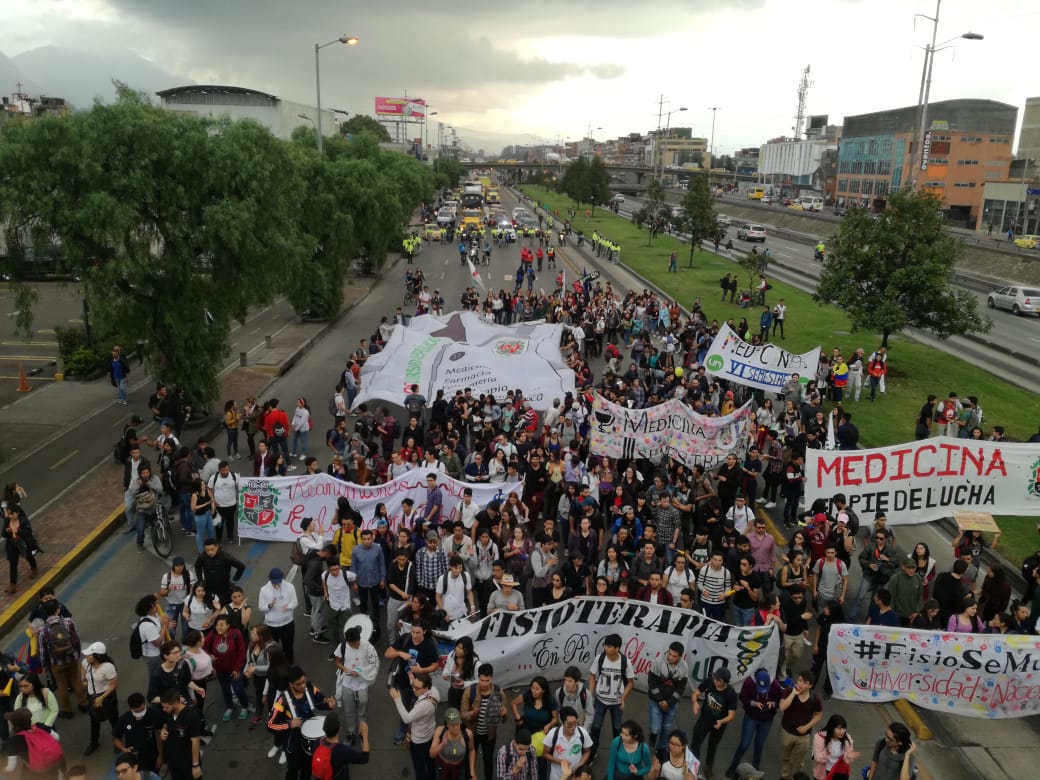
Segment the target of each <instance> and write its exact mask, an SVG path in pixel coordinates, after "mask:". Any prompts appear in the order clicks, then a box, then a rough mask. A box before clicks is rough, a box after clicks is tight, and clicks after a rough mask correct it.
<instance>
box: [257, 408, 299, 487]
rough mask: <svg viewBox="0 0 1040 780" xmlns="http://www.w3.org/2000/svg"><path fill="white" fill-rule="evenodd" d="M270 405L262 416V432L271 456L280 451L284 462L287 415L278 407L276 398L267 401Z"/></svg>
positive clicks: (286, 444)
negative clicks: (264, 415) (268, 409)
mask: <svg viewBox="0 0 1040 780" xmlns="http://www.w3.org/2000/svg"><path fill="white" fill-rule="evenodd" d="M267 403H268V404H269V405H270V411H268V413H267V416H266V417H264V433H265V434H266V436H267V441H268V443H269V446H270V448H271V454H272V457H277V456H278V453H279V452H281V453H282V457H283V458H285V461H286V463H288V462H289V430H290V426H289V415H287V414H286V413H285V411H284V410H282V409H279V408H278V399H277V398H272V399H271V400H270V401H268V402H267ZM294 468H295V466H291V465H290V466H289V470H290V471H291V470H292V469H294Z"/></svg>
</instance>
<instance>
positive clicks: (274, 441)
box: [269, 436, 289, 466]
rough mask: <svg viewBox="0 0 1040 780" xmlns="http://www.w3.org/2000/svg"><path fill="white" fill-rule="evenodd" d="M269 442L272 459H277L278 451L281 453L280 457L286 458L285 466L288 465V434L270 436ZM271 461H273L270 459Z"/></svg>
mask: <svg viewBox="0 0 1040 780" xmlns="http://www.w3.org/2000/svg"><path fill="white" fill-rule="evenodd" d="M269 441H270V444H271V455H272V457H273V459H274V460H278V453H279V452H281V453H282V457H283V458H285V460H286V464H285V465H286V466H288V465H289V463H288V461H289V437H288V436H272V437H271V438H270V440H269ZM272 462H273V461H272Z"/></svg>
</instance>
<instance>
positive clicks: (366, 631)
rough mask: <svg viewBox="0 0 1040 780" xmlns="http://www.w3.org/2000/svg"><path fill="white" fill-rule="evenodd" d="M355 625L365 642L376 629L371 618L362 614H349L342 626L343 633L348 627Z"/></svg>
mask: <svg viewBox="0 0 1040 780" xmlns="http://www.w3.org/2000/svg"><path fill="white" fill-rule="evenodd" d="M355 627H356V628H359V629H361V638H362V639H363V640H365V641H366V642H368V641H369V640H370V639H371V638H372V634H374V633H375V630H376V627H375V624H374V623H373V622H372V618H370V617H369V616H368V615H364V614H360V615H351V616H350V617H349V618H347V622H346V624H345V625H344V626H343V633H344V634H346V633H347V630H348V629H351V628H355Z"/></svg>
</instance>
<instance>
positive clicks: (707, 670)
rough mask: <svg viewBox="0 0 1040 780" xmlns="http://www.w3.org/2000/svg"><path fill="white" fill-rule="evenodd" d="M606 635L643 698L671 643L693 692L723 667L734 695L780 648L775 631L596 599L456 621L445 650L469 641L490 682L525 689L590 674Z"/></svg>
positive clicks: (772, 665) (632, 602) (678, 610)
mask: <svg viewBox="0 0 1040 780" xmlns="http://www.w3.org/2000/svg"><path fill="white" fill-rule="evenodd" d="M609 634H618V635H620V636H621V652H622V653H623V654H624V655H625V656H626V657H627V658H628V660H629V664H630V665H629V671H630V673H631V675H632V676H633V677H634V678H635V685H636V687H637V688H639V689H640V690H643V691H645V690H646V675H647V672H648V671H650V665H651V664H652V663H653V662H654V661H655V660H656V659H657V658H659V657H660V656H662V655H664V654H665V652H666V651H667V650H668V645H670V644H671V643H672V642H680V643H681V644H682V645H683V647H684V648H686V655H685V658H686V661H687V663H688V664H689V665H690V677H691V678H692V680H693V684H694V685H696V684H697V682H699V681H700V680H701V679H703V678H704V677H707V676H708V675H710V674H711V673H712V672H714V671H715V670H716V669H718V668H720V667H723V666H727V667H729V669H730V671H731V673H732V674H733V678H734V680H735V681H736V682H735V685H736V687H738V688H739V687H740V680H741V678H742V677H744V676H746V675H748V674H753V673H754V672H755V671H756V670H758V669H760V668H763V669H767V670H770V671H772V670H774V669H776V664H777V659H778V656H779V652H780V644H781V642H782V641H783V640H782V638H781V637H780V633H779V631H778V630H777V629H776V627H775V626H774V625H769V626H767V627H762V626H758V627H755V626H748V627H745V628H740V627H737V626H733V625H730V624H729V623H723V622H720V621H718V620H712V619H711V618H709V617H705V616H704V615H702V614H700V613H699V612H693V611H692V610H687V609H682V608H681V607H667V606H662V605H658V604H649V603H647V602H645V601H636V600H634V599H617V598H605V597H600V596H580V597H578V598H573V599H568V600H566V601H563V602H561V603H559V604H553V605H552V606H547V607H539V608H538V609H526V610H521V611H519V612H509V611H501V612H495V613H494V614H491V615H488V616H487V617H486V618H483V619H482V620H479V621H477V622H476V623H472V624H470V623H467V622H466V621H456V622H455V623H453V624H452V630H451V631H450V632H449V634H448V635H449V636H450V639H449V642H450V641H453V640H455V639H458V638H459V637H461V636H470V637H472V639H473V646H474V649H475V650H476V654H477V656H478V657H479V658H480V660H481V662H487V663H490V664H492V665H493V666H494V667H495V682H496V683H498V684H499V685H501V686H503V687H506V686H510V685H526V684H527V683H528V682H530V680H531V677H532V676H534V675H536V674H541V675H545V677H547V678H548V679H550V680H559V679H562V678H563V673H564V671H566V669H567V667H568V666H571V665H574V666H577V667H578V668H579V669H582V670H588V668H589V667H590V666H591V665H592V662H593V661H594V660H596V658H597V657H598V656H599V654H600V653H602V652H603V640H604V638H605V637H606V636H608V635H609ZM691 689H692V688H691ZM691 689H688V690H691Z"/></svg>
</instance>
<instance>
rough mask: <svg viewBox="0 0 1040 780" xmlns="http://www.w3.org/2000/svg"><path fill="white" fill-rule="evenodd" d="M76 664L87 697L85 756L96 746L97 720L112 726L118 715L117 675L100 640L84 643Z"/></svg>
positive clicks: (99, 723) (98, 728) (98, 743)
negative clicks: (87, 714)
mask: <svg viewBox="0 0 1040 780" xmlns="http://www.w3.org/2000/svg"><path fill="white" fill-rule="evenodd" d="M152 598H154V596H153V597H152ZM156 652H157V653H158V648H156ZM156 657H158V656H156ZM80 664H81V666H82V670H81V672H80V676H81V679H82V681H83V685H84V687H85V688H86V690H87V701H89V702H90V711H89V714H90V742H89V743H88V745H87V749H86V750H85V751H84V754H85V755H88V756H89V755H90V754H91V753H93V752H94V751H96V750H97V749H98V747H100V740H101V721H103V720H107V721H108V722H109V725H110V726H114V725H115V723H116V720H117V719H118V718H119V702H118V701H117V700H116V690H117V689H118V687H119V675H118V674H117V673H116V667H115V664H114V663H112V659H111V658H109V656H108V648H107V647H105V645H104V643H102V642H92V643H91V644H89V645H87V646H86V647H85V648H84V649H83V660H82V661H81V662H80Z"/></svg>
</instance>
